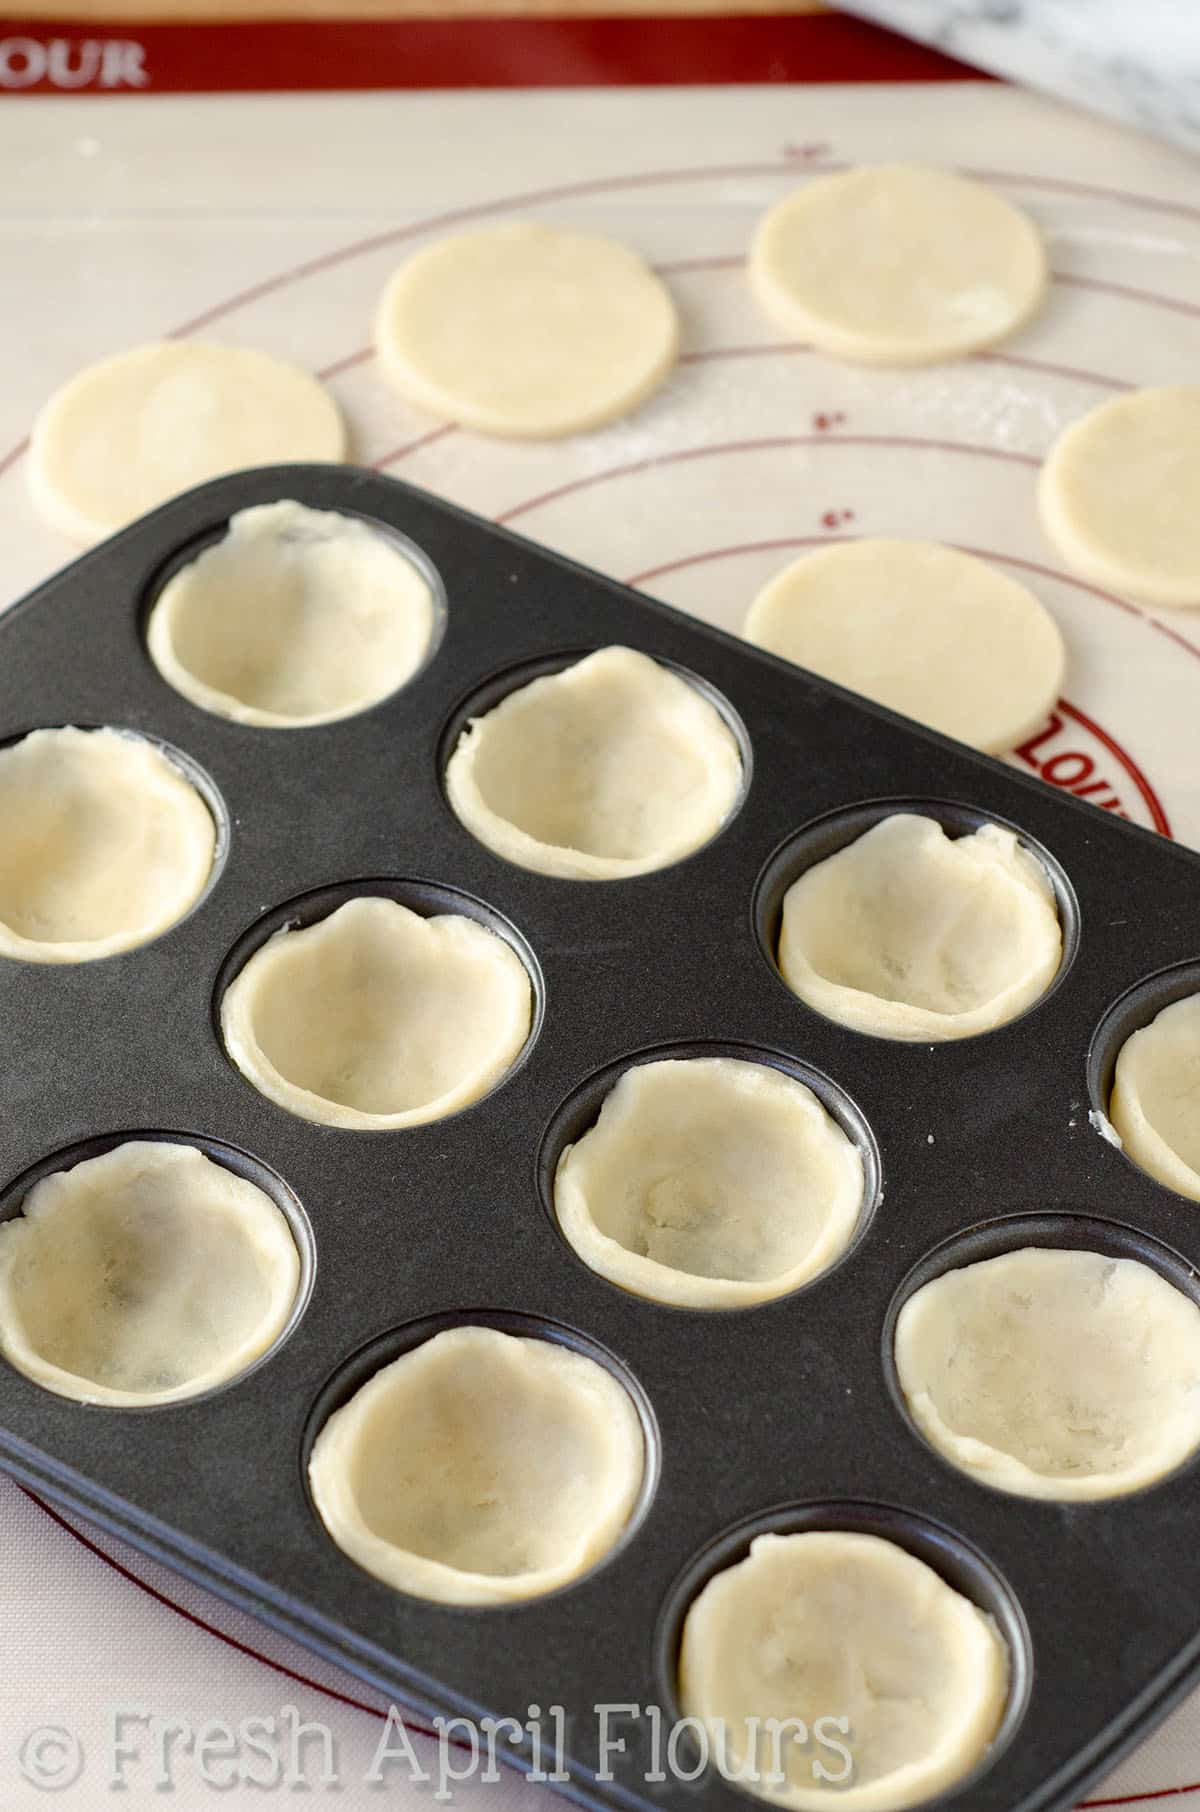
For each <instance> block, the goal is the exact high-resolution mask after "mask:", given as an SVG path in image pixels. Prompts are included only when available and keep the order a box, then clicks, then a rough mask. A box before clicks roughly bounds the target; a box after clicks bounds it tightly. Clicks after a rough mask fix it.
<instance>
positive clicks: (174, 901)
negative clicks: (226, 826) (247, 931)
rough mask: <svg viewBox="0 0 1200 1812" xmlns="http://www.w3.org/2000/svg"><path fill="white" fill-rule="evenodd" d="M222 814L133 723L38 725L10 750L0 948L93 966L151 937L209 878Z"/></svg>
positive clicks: (1, 834)
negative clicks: (120, 726) (112, 726)
mask: <svg viewBox="0 0 1200 1812" xmlns="http://www.w3.org/2000/svg"><path fill="white" fill-rule="evenodd" d="M216 850H217V829H216V825H215V824H214V822H213V819H212V814H211V813H210V812H209V810H208V807H207V806H206V805H205V803H204V801H203V799H202V798H201V797H200V794H199V793H198V792H197V791H196V788H195V787H194V786H193V785H192V784H191V782H190V781H189V780H188V779H187V778H186V777H185V775H184V774H183V773H181V772H180V770H179V769H178V768H177V767H176V766H175V765H174V763H173V762H171V761H169V760H168V758H167V757H166V756H165V755H164V754H163V753H162V752H161V751H160V750H159V749H157V748H156V747H155V746H154V744H153V743H150V742H147V741H146V740H145V739H144V738H143V737H140V736H135V735H133V734H131V733H129V732H126V731H124V730H77V729H72V728H66V729H55V730H34V731H32V732H31V733H30V734H29V735H28V736H25V737H23V738H22V739H21V741H20V742H16V743H12V744H10V745H9V747H7V748H3V749H0V956H8V957H17V958H20V959H22V960H24V961H25V962H31V963H86V962H92V961H94V960H96V959H97V958H100V957H105V956H114V955H116V954H117V953H118V952H120V951H123V950H132V949H134V948H136V947H137V946H138V945H140V944H148V943H149V942H150V941H151V939H153V938H156V937H159V936H160V935H161V934H162V933H163V932H164V931H167V930H168V929H169V928H170V927H171V926H172V925H174V924H175V923H177V921H178V920H179V919H181V918H183V917H184V915H185V914H186V913H187V912H188V911H189V910H190V909H191V907H192V906H194V905H195V903H196V901H197V900H198V899H199V897H200V895H201V894H202V893H203V892H204V889H205V887H206V886H207V885H208V882H209V878H210V876H211V874H212V868H213V862H214V859H215V856H216Z"/></svg>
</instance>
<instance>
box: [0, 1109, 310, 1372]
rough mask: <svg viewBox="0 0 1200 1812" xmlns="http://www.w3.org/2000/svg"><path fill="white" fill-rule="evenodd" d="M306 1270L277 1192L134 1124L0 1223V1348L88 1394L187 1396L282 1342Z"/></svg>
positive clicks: (51, 1179) (45, 1182) (22, 1364)
mask: <svg viewBox="0 0 1200 1812" xmlns="http://www.w3.org/2000/svg"><path fill="white" fill-rule="evenodd" d="M299 1285H300V1258H299V1254H298V1252H297V1250H296V1242H295V1240H294V1239H293V1237H292V1233H291V1229H290V1227H289V1226H288V1223H287V1218H286V1216H285V1215H284V1214H283V1213H282V1211H281V1210H280V1209H279V1208H278V1207H277V1206H276V1204H275V1203H274V1202H273V1201H272V1200H271V1198H270V1196H269V1195H267V1194H266V1193H265V1192H264V1191H263V1190H261V1189H259V1188H258V1187H257V1185H256V1184H254V1183H251V1182H248V1181H247V1179H246V1178H245V1177H239V1176H236V1175H234V1173H233V1172H232V1171H229V1170H226V1169H225V1168H224V1167H223V1166H222V1165H220V1164H214V1163H213V1161H212V1159H211V1158H207V1157H205V1155H204V1153H203V1152H201V1151H197V1150H196V1149H195V1147H193V1146H191V1145H173V1144H169V1143H167V1142H165V1141H163V1140H150V1139H131V1140H130V1141H129V1142H128V1143H126V1144H124V1145H118V1146H116V1147H115V1148H114V1149H113V1150H112V1151H110V1152H107V1153H105V1155H104V1156H103V1157H99V1158H87V1159H85V1160H84V1161H83V1162H82V1163H80V1164H76V1165H75V1166H74V1168H73V1169H71V1170H61V1171H56V1172H54V1173H53V1175H51V1176H48V1177H44V1178H43V1179H42V1181H41V1182H40V1183H37V1184H35V1185H34V1187H33V1188H32V1189H31V1190H30V1192H29V1194H28V1196H27V1197H26V1198H25V1204H24V1210H23V1212H22V1213H21V1214H20V1215H18V1216H17V1217H16V1218H15V1219H13V1220H10V1221H6V1222H5V1223H4V1224H3V1225H2V1226H0V1351H2V1352H3V1353H4V1356H5V1358H6V1359H8V1361H9V1363H10V1364H12V1365H14V1366H16V1368H17V1370H18V1371H21V1372H24V1373H25V1375H26V1377H28V1378H32V1379H33V1380H34V1381H35V1383H37V1384H41V1385H44V1386H45V1387H46V1389H47V1390H51V1391H54V1392H55V1393H56V1394H57V1395H58V1396H62V1397H74V1398H76V1399H78V1401H79V1402H81V1403H101V1404H108V1405H111V1406H114V1407H121V1406H124V1407H129V1406H136V1405H140V1404H147V1403H174V1402H178V1401H179V1400H180V1399H181V1398H184V1397H194V1396H196V1395H197V1394H198V1393H199V1392H200V1391H205V1390H210V1389H211V1388H212V1387H213V1386H214V1385H216V1384H221V1383H224V1382H225V1381H226V1380H227V1379H230V1378H235V1377H237V1375H238V1374H239V1373H240V1372H243V1371H245V1369H246V1367H247V1366H248V1365H250V1364H252V1363H253V1361H254V1360H256V1359H258V1358H260V1357H261V1355H262V1354H263V1353H265V1352H266V1351H267V1350H268V1348H270V1347H271V1346H273V1345H274V1343H275V1341H276V1340H277V1339H278V1338H279V1335H280V1334H281V1333H282V1332H283V1330H284V1328H285V1327H286V1325H287V1322H288V1320H289V1318H290V1316H291V1314H292V1310H293V1308H294V1306H295V1301H296V1293H297V1290H298V1289H299Z"/></svg>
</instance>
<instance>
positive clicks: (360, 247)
mask: <svg viewBox="0 0 1200 1812" xmlns="http://www.w3.org/2000/svg"><path fill="white" fill-rule="evenodd" d="M849 167H850V166H849V165H848V164H847V162H846V161H845V160H844V159H834V158H820V157H813V158H807V157H805V158H795V157H792V158H783V159H780V160H776V161H773V162H763V163H749V164H710V165H699V166H696V167H694V168H685V169H678V168H677V169H673V170H644V171H634V172H631V173H630V174H629V175H627V176H615V177H593V178H589V179H588V180H586V181H582V182H577V183H565V184H562V185H560V186H557V187H554V188H548V189H533V190H528V191H526V192H524V193H522V194H517V195H509V196H506V197H500V198H497V199H493V200H491V201H485V202H478V203H473V204H471V205H470V206H468V207H461V208H451V209H446V210H444V211H443V212H441V213H437V214H430V215H428V216H426V217H425V218H424V219H423V220H419V221H413V222H410V223H409V224H408V225H406V226H402V227H391V228H389V229H388V230H387V231H386V232H383V233H373V234H370V235H368V236H367V237H366V238H364V239H357V240H352V241H351V242H350V243H349V244H348V245H343V246H338V247H335V248H333V249H331V250H330V251H327V252H322V253H319V254H318V255H317V256H316V257H314V258H307V259H305V260H304V261H303V262H302V263H300V264H295V265H291V266H288V267H287V268H286V269H284V270H282V271H279V272H277V273H276V274H275V275H274V276H273V277H267V278H264V279H263V280H262V281H261V282H260V283H255V284H251V285H250V286H249V287H248V288H246V289H244V290H239V291H237V292H236V293H235V294H234V295H232V296H229V297H226V299H225V300H224V301H223V302H217V303H214V304H213V305H212V306H211V307H209V308H207V309H204V310H203V311H202V312H201V313H200V314H197V315H193V316H192V317H191V319H190V320H187V321H185V322H183V323H182V325H181V326H178V327H174V328H170V329H169V330H168V331H167V333H166V335H165V337H166V338H167V339H182V338H183V337H185V336H186V335H188V334H192V333H195V332H196V330H197V329H198V328H200V327H207V326H209V325H210V324H211V323H212V322H213V321H217V320H220V319H221V318H222V317H223V316H225V315H228V314H232V313H233V312H234V311H235V310H236V309H238V308H241V307H244V306H245V305H247V304H248V303H250V302H256V301H259V300H260V299H261V298H262V297H263V296H269V295H272V294H274V293H275V292H276V291H277V290H280V289H285V288H286V287H287V286H288V285H289V284H292V283H300V282H303V281H304V279H305V278H307V277H312V276H316V275H317V274H318V273H319V272H321V271H326V270H330V269H332V268H334V267H335V266H336V265H339V264H344V263H346V262H348V261H349V260H350V259H352V258H357V257H361V256H365V255H366V254H368V253H370V252H372V251H377V250H381V249H382V248H383V247H384V246H386V245H396V244H400V243H402V242H403V241H404V240H406V239H412V238H416V237H419V236H420V235H421V234H423V233H428V232H432V231H433V230H434V229H436V228H438V227H446V226H453V225H456V224H458V223H460V222H462V221H467V220H479V219H483V218H486V217H487V216H488V215H491V214H501V213H506V212H509V211H511V210H512V209H514V208H519V207H537V206H541V205H544V204H545V203H547V202H550V201H565V200H567V199H570V198H572V197H575V196H581V195H598V194H605V193H610V194H611V193H615V192H619V191H620V190H623V189H636V188H653V187H655V186H656V185H657V184H659V183H686V182H703V181H705V180H708V179H711V178H714V177H717V178H720V177H723V176H754V175H759V176H761V175H770V176H774V175H786V174H789V173H791V174H794V173H795V172H797V171H805V172H808V173H810V174H812V175H828V174H832V173H834V172H836V171H838V170H845V169H847V168H849ZM958 168H959V170H960V172H961V174H963V175H964V176H973V177H975V178H976V179H977V180H979V181H981V182H992V183H999V184H1007V185H1010V186H1013V187H1018V188H1019V187H1021V186H1022V185H1023V186H1025V187H1026V188H1033V189H1048V190H1051V191H1053V190H1061V191H1062V192H1063V193H1065V194H1076V195H1091V196H1096V197H1098V198H1100V199H1102V200H1107V201H1116V202H1119V203H1121V204H1122V205H1123V206H1129V207H1144V208H1147V209H1149V210H1150V211H1151V212H1155V213H1165V214H1177V215H1179V216H1180V217H1182V218H1184V219H1188V220H1192V219H1196V220H1200V208H1197V207H1193V206H1191V205H1190V204H1189V203H1187V202H1177V201H1171V200H1168V199H1166V198H1165V197H1162V196H1155V195H1143V194H1139V193H1137V192H1135V191H1133V190H1128V189H1115V188H1109V187H1104V186H1101V185H1098V184H1094V183H1086V182H1079V181H1075V180H1073V179H1071V178H1066V177H1056V176H1042V175H1038V174H1037V173H1035V172H1031V171H1016V170H990V169H978V168H972V167H970V166H968V165H960V166H958ZM1093 281H1095V282H1096V283H1099V281H1100V280H1099V279H1096V280H1093ZM1183 306H1184V307H1185V309H1186V307H1187V305H1186V304H1185V305H1183ZM28 446H29V443H28V440H24V441H21V442H20V443H19V444H18V445H17V446H15V447H13V448H11V449H10V451H9V452H8V453H7V454H5V455H4V456H3V457H2V458H0V475H2V474H3V473H4V472H6V471H7V470H8V469H9V467H11V466H12V465H15V464H16V462H17V460H19V459H20V457H21V455H22V454H23V453H25V452H27V451H28Z"/></svg>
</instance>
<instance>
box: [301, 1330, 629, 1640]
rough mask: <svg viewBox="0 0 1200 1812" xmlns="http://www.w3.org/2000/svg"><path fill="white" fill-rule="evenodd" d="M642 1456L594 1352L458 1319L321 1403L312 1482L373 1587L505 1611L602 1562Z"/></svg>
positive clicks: (618, 1393)
mask: <svg viewBox="0 0 1200 1812" xmlns="http://www.w3.org/2000/svg"><path fill="white" fill-rule="evenodd" d="M645 1465H646V1459H645V1442H644V1438H643V1435H642V1426H641V1422H640V1419H639V1417H638V1413H637V1411H636V1409H635V1408H634V1406H633V1402H632V1400H631V1399H630V1397H629V1394H628V1392H627V1391H626V1390H625V1389H624V1388H623V1386H622V1385H621V1384H619V1383H618V1382H617V1380H616V1378H614V1377H613V1376H612V1374H611V1373H610V1372H609V1371H607V1370H606V1368H605V1367H604V1366H602V1365H601V1364H599V1362H598V1361H597V1360H595V1359H591V1358H589V1357H588V1356H587V1355H586V1354H583V1353H578V1352H574V1351H572V1350H571V1349H570V1348H568V1347H564V1346H560V1345H559V1344H557V1342H555V1341H551V1340H540V1339H536V1338H534V1339H531V1338H527V1337H524V1336H517V1335H512V1334H505V1333H502V1332H500V1331H499V1330H498V1329H496V1328H491V1327H480V1326H464V1327H455V1328H449V1329H446V1330H445V1331H444V1332H442V1333H440V1334H435V1335H434V1336H433V1337H432V1338H431V1339H429V1340H426V1341H425V1342H423V1343H422V1344H421V1345H420V1346H417V1347H414V1348H413V1349H412V1350H411V1351H410V1352H407V1353H404V1354H402V1355H401V1357H400V1358H399V1359H394V1360H393V1361H392V1362H391V1364H390V1365H386V1366H384V1367H383V1369H382V1370H381V1371H378V1372H376V1373H375V1375H374V1377H373V1378H371V1379H369V1380H368V1382H367V1383H366V1384H364V1385H362V1386H361V1388H360V1389H359V1390H358V1391H357V1392H356V1393H355V1395H354V1396H353V1397H351V1398H350V1400H349V1402H348V1403H346V1404H344V1405H343V1407H342V1408H341V1409H338V1410H335V1411H334V1413H333V1415H331V1416H330V1418H329V1420H328V1421H327V1422H326V1423H325V1425H324V1427H323V1428H322V1429H321V1431H320V1433H319V1434H318V1435H317V1438H316V1441H315V1442H314V1444H313V1449H312V1454H311V1457H310V1460H309V1483H310V1486H311V1490H312V1495H313V1501H314V1503H315V1505H316V1508H317V1512H318V1515H319V1516H320V1518H321V1521H322V1522H323V1523H324V1525H325V1528H326V1529H327V1530H328V1532H329V1534H330V1536H331V1537H332V1538H333V1540H334V1541H335V1542H336V1543H337V1545H338V1547H339V1548H341V1549H342V1551H343V1552H344V1553H346V1554H348V1555H349V1556H350V1558H351V1559H352V1560H355V1561H357V1562H358V1564H359V1566H361V1567H364V1568H365V1569H366V1570H367V1572H369V1573H373V1574H374V1575H375V1576H376V1578H377V1579H381V1580H383V1581H384V1583H385V1584H387V1585H390V1586H393V1587H395V1589H396V1590H397V1591H400V1592H409V1593H411V1594H412V1595H413V1596H415V1597H418V1598H432V1599H438V1600H440V1601H442V1602H444V1603H447V1604H481V1605H482V1604H504V1603H510V1602H512V1601H514V1600H518V1599H522V1598H535V1597H539V1596H541V1595H542V1594H543V1593H546V1592H552V1591H555V1590H556V1589H557V1588H558V1587H560V1586H564V1585H567V1584H568V1583H569V1582H570V1581H571V1580H572V1579H576V1578H578V1577H579V1575H580V1574H582V1573H586V1572H588V1571H589V1570H590V1569H591V1568H592V1567H593V1566H595V1565H596V1563H597V1562H598V1561H600V1560H602V1559H603V1558H604V1556H605V1555H606V1554H607V1553H608V1552H609V1551H610V1550H611V1549H612V1548H613V1547H614V1546H615V1544H616V1543H617V1542H618V1541H619V1540H620V1538H621V1535H622V1533H623V1531H624V1529H625V1527H626V1525H627V1524H628V1522H629V1519H630V1516H631V1514H632V1512H633V1510H634V1507H635V1505H636V1503H637V1500H638V1496H639V1494H640V1491H641V1488H642V1479H643V1474H644V1472H645Z"/></svg>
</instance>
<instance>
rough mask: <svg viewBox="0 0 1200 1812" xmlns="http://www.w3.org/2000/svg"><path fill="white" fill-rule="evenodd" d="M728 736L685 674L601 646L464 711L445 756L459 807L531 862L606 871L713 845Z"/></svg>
mask: <svg viewBox="0 0 1200 1812" xmlns="http://www.w3.org/2000/svg"><path fill="white" fill-rule="evenodd" d="M742 779H743V774H742V760H741V753H740V751H739V749H738V744H737V739H736V738H735V736H734V734H733V732H732V730H730V728H729V726H728V725H727V724H726V722H725V720H724V719H723V717H722V716H721V713H720V712H719V711H718V710H717V708H716V706H715V705H712V704H710V703H709V701H708V700H707V699H706V698H705V697H703V695H702V694H701V693H700V692H699V691H698V690H697V688H696V687H695V686H693V685H691V684H690V683H689V682H688V681H687V680H685V679H683V678H681V677H680V675H679V674H677V673H673V672H672V671H671V670H670V669H669V668H667V667H663V666H661V665H660V664H659V663H658V662H657V661H653V660H651V659H650V657H649V656H648V655H645V654H639V653H638V652H637V651H636V650H634V649H632V648H621V647H613V648H601V649H599V650H598V651H597V652H596V653H595V654H589V655H588V656H587V657H586V658H585V659H584V660H581V661H577V662H576V663H575V664H574V665H573V666H571V667H566V668H564V669H563V670H562V671H561V672H559V673H551V674H547V675H545V676H544V677H543V678H540V679H535V680H531V681H530V682H529V683H528V685H525V686H521V687H519V688H518V689H517V691H515V692H510V693H509V694H508V696H507V698H504V699H502V700H501V701H500V703H499V704H498V705H496V706H495V707H494V708H493V709H492V710H490V711H488V712H487V713H485V715H484V716H482V717H477V718H474V719H472V721H471V722H470V723H469V724H468V726H467V728H466V729H465V730H464V731H463V733H462V736H461V737H460V738H459V742H458V746H457V748H456V749H455V750H454V753H453V754H452V756H451V757H450V760H449V762H448V763H447V767H446V792H447V794H448V796H449V799H450V804H451V806H452V807H453V809H454V811H455V813H456V814H457V816H458V817H459V818H460V819H461V821H462V823H463V824H465V825H466V827H467V829H468V830H469V831H471V832H472V833H473V834H474V835H475V836H476V837H478V838H479V841H480V842H481V843H484V844H486V845H487V847H488V848H489V849H491V850H494V851H495V852H496V854H497V855H499V856H504V857H505V858H506V859H507V860H508V861H510V862H515V863H517V864H518V866H520V867H521V868H531V869H534V870H536V871H537V872H538V873H539V874H546V875H557V876H559V877H561V878H563V879H566V880H592V881H611V880H620V879H622V878H623V877H625V876H628V875H640V874H645V873H647V872H648V871H649V870H651V869H656V868H666V867H668V866H669V865H670V864H671V863H673V862H679V861H681V860H682V859H683V857H684V856H688V855H691V854H692V852H693V851H694V850H697V849H699V848H701V846H702V845H703V844H705V843H708V842H709V841H710V840H711V839H712V838H713V837H714V836H715V835H716V833H717V832H718V831H719V830H720V828H721V826H722V825H723V824H724V823H725V821H726V819H727V818H728V817H729V815H730V813H731V812H732V811H733V809H734V806H735V805H736V803H737V800H738V797H739V795H740V792H741V787H742Z"/></svg>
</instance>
